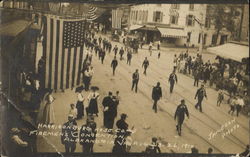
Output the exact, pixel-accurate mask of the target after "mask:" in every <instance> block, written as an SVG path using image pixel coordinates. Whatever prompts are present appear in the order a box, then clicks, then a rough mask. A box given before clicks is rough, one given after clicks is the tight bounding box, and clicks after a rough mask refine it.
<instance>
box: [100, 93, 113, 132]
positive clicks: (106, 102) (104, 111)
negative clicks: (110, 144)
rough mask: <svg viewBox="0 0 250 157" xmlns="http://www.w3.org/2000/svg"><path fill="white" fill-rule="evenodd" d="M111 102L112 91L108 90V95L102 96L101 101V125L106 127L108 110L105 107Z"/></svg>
mask: <svg viewBox="0 0 250 157" xmlns="http://www.w3.org/2000/svg"><path fill="white" fill-rule="evenodd" d="M112 103H113V99H112V92H109V94H108V96H106V97H104V98H103V101H102V105H103V108H104V109H103V126H104V127H106V128H107V127H108V121H107V120H108V116H109V115H108V114H109V113H108V112H107V108H108V106H109V104H112Z"/></svg>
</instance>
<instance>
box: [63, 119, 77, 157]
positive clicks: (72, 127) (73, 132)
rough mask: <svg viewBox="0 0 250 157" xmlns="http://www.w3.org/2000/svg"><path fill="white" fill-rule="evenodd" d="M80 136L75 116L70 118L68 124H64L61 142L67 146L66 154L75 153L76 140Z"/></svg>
mask: <svg viewBox="0 0 250 157" xmlns="http://www.w3.org/2000/svg"><path fill="white" fill-rule="evenodd" d="M77 136H78V129H77V123H76V121H75V120H74V117H73V115H69V116H68V122H66V123H64V124H63V127H62V135H61V142H62V144H63V145H64V146H65V152H66V153H74V152H75V149H76V139H77Z"/></svg>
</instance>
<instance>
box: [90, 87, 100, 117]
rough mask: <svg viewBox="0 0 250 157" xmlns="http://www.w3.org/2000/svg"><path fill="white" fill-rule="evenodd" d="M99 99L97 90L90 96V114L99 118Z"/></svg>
mask: <svg viewBox="0 0 250 157" xmlns="http://www.w3.org/2000/svg"><path fill="white" fill-rule="evenodd" d="M98 98H99V93H98V92H97V91H96V90H93V91H92V92H91V93H90V94H89V96H88V100H89V107H88V114H90V115H93V114H96V116H98V112H99V111H98V104H97V100H98Z"/></svg>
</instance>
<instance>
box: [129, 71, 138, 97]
mask: <svg viewBox="0 0 250 157" xmlns="http://www.w3.org/2000/svg"><path fill="white" fill-rule="evenodd" d="M138 82H139V71H138V69H136V70H135V72H134V73H133V75H132V88H131V90H132V91H133V89H134V87H135V92H136V93H137V87H138Z"/></svg>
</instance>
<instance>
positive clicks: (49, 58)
mask: <svg viewBox="0 0 250 157" xmlns="http://www.w3.org/2000/svg"><path fill="white" fill-rule="evenodd" d="M45 21H46V22H45V26H44V30H46V31H44V32H45V33H44V39H45V41H44V44H43V45H44V48H43V49H44V52H43V54H44V55H45V58H46V67H45V88H51V89H67V88H73V87H75V86H77V85H79V84H80V78H81V67H82V61H83V47H84V25H85V24H84V20H69V19H62V18H60V17H58V16H50V15H49V16H46V20H45Z"/></svg>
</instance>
